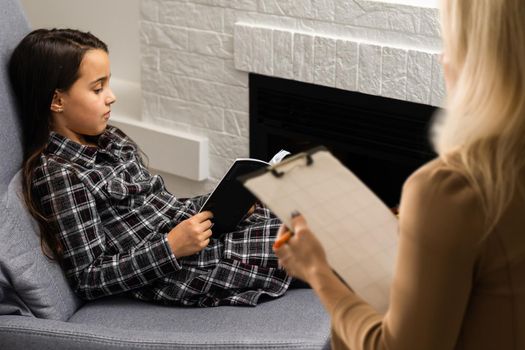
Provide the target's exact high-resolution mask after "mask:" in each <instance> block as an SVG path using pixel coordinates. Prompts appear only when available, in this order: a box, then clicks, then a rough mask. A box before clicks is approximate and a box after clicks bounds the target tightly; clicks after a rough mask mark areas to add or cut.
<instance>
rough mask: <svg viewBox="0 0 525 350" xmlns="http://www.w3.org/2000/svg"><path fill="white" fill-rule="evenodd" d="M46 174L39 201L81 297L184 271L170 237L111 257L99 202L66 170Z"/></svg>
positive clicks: (116, 291)
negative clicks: (175, 254)
mask: <svg viewBox="0 0 525 350" xmlns="http://www.w3.org/2000/svg"><path fill="white" fill-rule="evenodd" d="M42 171H46V172H47V174H45V175H44V176H42V177H41V180H40V185H39V186H40V188H42V186H44V187H45V188H46V190H45V192H47V193H48V194H47V195H44V196H43V197H42V198H41V206H42V208H43V210H44V211H45V213H46V214H47V215H48V216H49V217H50V218H51V222H50V224H51V226H53V227H54V228H55V230H56V231H57V234H58V236H59V239H60V242H61V243H62V245H63V248H64V254H63V263H62V265H63V268H64V270H65V273H66V276H67V278H68V280H69V282H70V284H71V285H72V287H73V289H74V290H75V292H76V293H77V294H78V295H79V296H80V297H82V298H84V299H95V298H99V297H102V296H106V295H113V294H119V293H122V292H126V291H129V290H132V289H135V288H139V287H141V286H144V285H146V284H149V283H151V282H152V281H154V280H156V279H158V278H160V277H163V276H165V275H167V274H169V273H173V272H174V271H177V270H179V269H180V266H179V264H178V262H177V259H176V258H175V256H174V255H173V253H172V251H171V250H170V247H169V244H168V240H167V236H166V235H156V236H155V237H154V238H152V239H151V240H149V241H148V242H147V243H145V244H144V245H141V246H139V247H138V248H137V247H133V248H131V249H129V250H127V251H126V252H124V253H119V254H114V253H110V252H109V251H108V249H107V245H106V236H105V233H104V231H103V227H102V223H101V219H100V216H99V214H98V211H97V207H96V202H95V198H94V197H93V195H92V194H91V193H90V192H89V191H88V190H87V189H86V187H85V186H84V184H83V183H82V182H81V181H80V180H79V179H78V177H77V176H76V175H75V174H74V173H73V171H70V170H68V169H66V168H64V167H47V168H44V169H43V170H42ZM37 187H38V186H37ZM41 192H42V191H41Z"/></svg>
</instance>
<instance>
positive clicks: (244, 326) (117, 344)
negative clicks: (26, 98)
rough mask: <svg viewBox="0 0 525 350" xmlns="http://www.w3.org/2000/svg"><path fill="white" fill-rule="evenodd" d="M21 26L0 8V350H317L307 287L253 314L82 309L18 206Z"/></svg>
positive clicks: (324, 333)
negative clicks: (11, 72)
mask: <svg viewBox="0 0 525 350" xmlns="http://www.w3.org/2000/svg"><path fill="white" fill-rule="evenodd" d="M28 31H29V26H28V24H27V21H26V19H25V17H24V14H23V12H22V10H21V7H20V4H19V3H18V2H17V1H16V0H0V38H1V39H0V65H1V66H0V68H1V69H0V118H1V119H0V161H1V166H0V349H6V350H7V349H24V350H29V349H145V348H150V349H190V348H191V349H212V348H213V349H321V348H323V347H327V344H328V337H329V327H330V324H329V323H330V320H329V317H328V315H327V314H326V313H325V312H324V311H323V308H322V306H321V305H320V303H319V302H318V300H317V298H316V297H315V295H314V294H313V292H312V290H310V289H306V288H303V289H301V288H297V289H292V290H290V291H288V292H287V294H286V295H285V296H284V297H282V298H280V299H277V300H273V301H269V302H266V303H263V304H261V305H259V306H257V307H254V308H251V307H217V308H208V309H198V308H182V307H164V306H159V305H153V304H148V303H143V302H139V301H137V300H132V299H129V298H126V297H122V296H120V297H109V298H105V299H100V300H98V301H92V302H84V301H82V300H80V299H78V298H77V297H76V296H75V295H74V294H73V292H72V291H71V289H70V288H69V286H68V284H67V282H66V280H65V278H64V276H63V274H62V271H61V269H60V267H59V266H58V265H57V264H56V263H54V262H52V261H49V260H48V259H47V258H45V257H44V255H43V254H42V252H41V249H40V243H39V237H38V229H37V226H36V225H35V222H34V221H33V219H32V218H31V217H30V215H29V214H28V212H27V211H26V209H25V207H24V205H23V201H22V199H21V195H20V192H21V183H20V178H21V177H20V167H21V160H22V150H21V135H20V131H19V128H18V126H17V121H16V120H17V119H16V117H15V108H14V103H13V99H12V94H11V92H10V86H9V82H8V78H7V69H6V64H7V60H8V58H9V55H10V53H11V51H12V49H13V48H14V46H15V45H16V44H17V43H18V42H19V40H20V39H21V38H22V37H23V36H24V35H25V34H26V33H27V32H28Z"/></svg>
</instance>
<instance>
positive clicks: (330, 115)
mask: <svg viewBox="0 0 525 350" xmlns="http://www.w3.org/2000/svg"><path fill="white" fill-rule="evenodd" d="M249 87H250V156H251V157H254V158H259V159H263V160H268V159H269V158H270V157H271V156H272V155H273V154H275V153H276V152H277V151H279V150H280V149H286V150H288V151H290V152H292V153H296V152H301V151H304V150H306V149H310V148H313V147H316V146H320V145H323V146H325V147H327V148H328V149H329V150H330V151H331V152H332V153H333V154H334V155H335V156H336V157H337V158H338V159H339V160H340V161H341V162H342V163H343V164H345V165H346V166H347V167H348V168H349V169H350V170H352V171H353V172H354V173H355V174H356V175H357V176H358V177H359V178H360V179H361V181H363V182H364V183H365V184H366V185H367V186H368V187H369V188H370V189H371V190H372V191H374V193H375V194H376V195H377V196H379V198H381V199H382V200H383V202H384V203H385V204H386V205H388V206H389V207H391V208H396V207H397V205H398V203H399V199H400V194H401V187H402V185H403V183H404V181H405V180H406V178H407V177H408V176H409V175H410V174H411V173H412V172H413V171H414V170H415V169H417V168H418V167H420V166H421V165H422V164H424V163H425V162H427V161H429V160H430V159H432V158H434V157H435V153H434V152H433V150H432V149H431V147H430V144H429V141H428V127H429V124H430V121H431V119H432V116H433V115H434V113H435V112H436V107H433V106H429V105H423V104H418V103H412V102H406V101H400V100H395V99H390V98H385V97H380V96H372V95H366V94H362V93H358V92H351V91H346V90H340V89H336V88H330V87H324V86H319V85H314V84H308V83H302V82H297V81H292V80H286V79H280V78H273V77H266V76H262V75H257V74H250V84H249Z"/></svg>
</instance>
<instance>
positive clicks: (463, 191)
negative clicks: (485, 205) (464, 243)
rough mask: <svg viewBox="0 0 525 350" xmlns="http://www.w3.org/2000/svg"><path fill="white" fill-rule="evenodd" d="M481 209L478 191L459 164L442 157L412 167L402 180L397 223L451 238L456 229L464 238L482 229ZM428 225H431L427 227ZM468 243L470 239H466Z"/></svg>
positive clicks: (475, 235) (415, 229)
mask: <svg viewBox="0 0 525 350" xmlns="http://www.w3.org/2000/svg"><path fill="white" fill-rule="evenodd" d="M483 217H484V216H483V210H482V205H481V197H480V194H479V192H478V191H476V189H475V188H474V186H473V185H472V184H471V182H470V181H469V180H468V178H467V176H466V175H465V173H464V172H463V171H462V169H461V167H458V166H454V165H451V164H450V163H449V162H445V161H444V160H442V159H439V158H437V159H434V160H432V161H430V162H429V163H427V164H425V165H423V166H422V167H421V168H419V169H418V170H416V171H415V172H414V173H413V174H412V175H411V176H410V177H409V178H408V179H407V181H406V182H405V184H404V186H403V193H402V199H401V208H400V219H401V222H400V224H401V226H403V227H405V228H406V229H407V230H408V231H414V232H415V231H422V228H423V227H425V228H427V229H425V230H424V232H427V233H429V234H431V232H435V230H438V231H440V237H441V238H443V237H444V236H447V235H449V236H450V238H451V239H455V237H454V236H455V235H456V234H458V233H459V232H471V233H473V235H472V236H470V237H469V235H467V234H461V236H462V237H463V238H464V239H466V240H471V239H474V240H476V239H477V237H479V235H478V234H479V233H481V232H482V231H483V225H484V221H483ZM431 227H432V229H430V228H431ZM470 243H471V242H470Z"/></svg>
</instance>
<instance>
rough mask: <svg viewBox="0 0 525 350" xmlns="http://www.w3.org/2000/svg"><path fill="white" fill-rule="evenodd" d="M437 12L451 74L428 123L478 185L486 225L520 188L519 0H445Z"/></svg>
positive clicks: (523, 123)
mask: <svg viewBox="0 0 525 350" xmlns="http://www.w3.org/2000/svg"><path fill="white" fill-rule="evenodd" d="M441 13H442V18H441V19H442V33H443V43H444V49H445V53H446V56H447V59H448V60H449V62H450V67H451V69H452V71H453V72H455V73H456V76H455V77H456V80H455V83H454V87H453V88H452V91H448V96H447V101H446V111H445V112H444V113H443V114H442V115H440V116H439V117H438V118H437V120H436V122H435V123H434V135H433V143H434V147H435V149H436V151H437V153H438V154H439V155H440V157H441V158H442V159H444V160H445V161H446V162H447V163H449V164H453V165H454V164H455V165H458V166H459V168H461V169H463V171H464V172H465V174H466V176H467V178H468V179H469V180H470V182H471V183H472V184H473V186H474V187H475V188H476V190H477V191H478V192H479V194H480V197H481V202H482V206H483V210H484V212H485V219H486V227H487V233H488V232H489V231H490V230H491V229H492V228H493V226H494V225H495V224H496V223H497V221H498V220H499V219H500V218H501V216H502V214H503V212H504V210H505V209H506V207H507V206H508V204H509V203H510V201H511V200H512V198H513V196H514V194H515V191H516V190H523V189H522V188H519V187H518V183H519V181H518V180H519V176H520V175H521V174H522V171H523V168H524V165H525V86H524V84H525V1H523V0H443V1H442V12H441ZM451 155H455V156H454V157H452V156H451ZM458 163H459V164H458Z"/></svg>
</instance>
